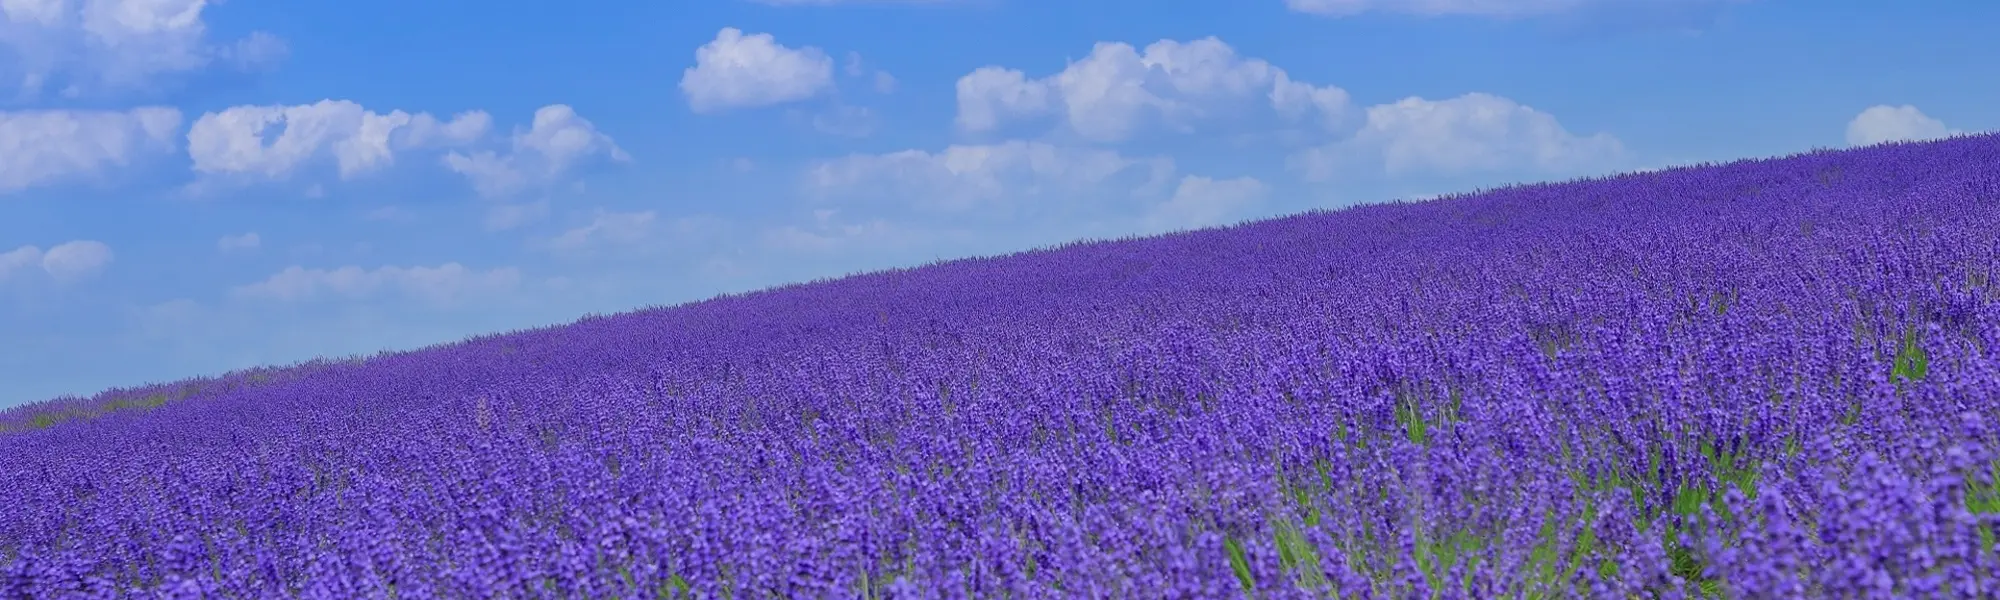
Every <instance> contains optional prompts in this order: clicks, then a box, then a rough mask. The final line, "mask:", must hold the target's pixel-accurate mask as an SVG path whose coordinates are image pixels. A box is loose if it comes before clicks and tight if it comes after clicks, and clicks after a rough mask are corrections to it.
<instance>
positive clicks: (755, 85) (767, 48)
mask: <svg viewBox="0 0 2000 600" xmlns="http://www.w3.org/2000/svg"><path fill="white" fill-rule="evenodd" d="M694 56H695V66H693V67H689V68H688V69H687V70H686V71H684V72H683V73H682V74H681V93H682V94H684V95H686V96H687V103H688V108H689V109H690V110H693V111H694V112H698V113H708V112H717V111H722V110H728V109H731V108H754V107H760V106H771V105H775V104H784V103H787V102H796V101H799V100H804V99H807V98H811V97H813V96H816V95H819V94H820V93H821V92H824V91H827V90H829V89H832V88H833V59H832V58H830V57H828V56H827V55H826V52H825V51H822V50H820V49H819V48H814V47H811V46H807V47H804V48H799V49H792V48H787V47H785V46H783V45H780V44H778V42H777V39H776V38H774V37H772V36H771V34H768V33H758V34H751V35H744V34H743V32H742V31H741V30H738V29H736V28H734V27H724V28H722V31H720V32H718V33H716V34H715V40H713V41H710V42H709V43H707V44H703V45H702V46H701V47H700V48H697V49H695V52H694Z"/></svg>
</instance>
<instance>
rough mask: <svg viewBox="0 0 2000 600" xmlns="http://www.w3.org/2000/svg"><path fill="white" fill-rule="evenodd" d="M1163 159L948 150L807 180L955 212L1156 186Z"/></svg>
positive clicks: (1169, 165) (1037, 150) (1017, 148)
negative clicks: (1120, 185) (1119, 186)
mask: <svg viewBox="0 0 2000 600" xmlns="http://www.w3.org/2000/svg"><path fill="white" fill-rule="evenodd" d="M1173 170H1174V165H1173V161H1172V160H1170V159H1166V158H1147V159H1135V158H1129V157H1126V156H1123V155H1120V154H1118V153H1117V152H1112V151H1108V150H1097V149H1090V148H1076V147H1065V146H1057V145H1052V144H1047V143H1042V142H1023V141H1010V142H1006V143H1001V144H991V145H954V146H950V147H947V148H945V149H944V150H942V151H938V152H927V151H923V150H904V151H901V152H891V153H887V154H857V155H852V156H847V157H843V158H839V159H834V160H828V161H821V162H819V163H816V164H814V165H813V166H812V167H810V168H809V169H808V171H807V174H806V181H807V184H808V186H809V187H811V188H813V189H814V190H816V191H819V192H821V193H827V194H854V193H860V194H864V195H868V196H878V195H881V194H882V193H884V192H888V193H891V194H895V195H898V196H900V197H905V198H908V199H910V200H911V201H912V202H915V203H916V204H918V205H919V206H920V207H922V208H926V209H930V210H936V211H944V212H957V211H964V210H969V209H974V208H981V207H987V206H991V205H995V204H1006V203H1008V202H1011V201H1015V200H1020V199H1028V198H1033V197H1038V196H1046V195H1061V194H1063V193H1065V192H1067V193H1072V194H1074V193H1078V192H1086V191H1101V190H1102V189H1103V188H1102V187H1101V186H1104V185H1106V184H1111V183H1114V182H1130V181H1131V179H1132V178H1131V177H1125V176H1130V175H1137V176H1139V177H1138V178H1139V181H1137V182H1136V185H1135V186H1134V188H1136V189H1139V190H1144V189H1148V188H1149V187H1158V186H1163V185H1164V184H1165V183H1166V182H1167V181H1168V178H1170V177H1171V176H1172V174H1173Z"/></svg>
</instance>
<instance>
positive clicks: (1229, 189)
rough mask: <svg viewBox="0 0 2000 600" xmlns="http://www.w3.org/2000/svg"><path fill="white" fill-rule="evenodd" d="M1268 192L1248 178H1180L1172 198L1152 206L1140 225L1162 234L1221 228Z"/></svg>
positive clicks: (1261, 183) (1266, 186)
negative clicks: (1219, 226)
mask: <svg viewBox="0 0 2000 600" xmlns="http://www.w3.org/2000/svg"><path fill="white" fill-rule="evenodd" d="M1270 189H1271V188H1270V186H1268V185H1265V184H1264V182H1262V181H1258V180H1257V179H1255V178H1252V177H1238V178H1235V179H1221V180H1218V179H1211V178H1208V177H1200V176H1194V175H1189V176H1186V177H1182V178H1181V182H1180V185H1179V186H1178V187H1176V188H1175V189H1174V195H1173V197H1172V198H1170V199H1168V200H1167V201H1166V203H1164V204H1161V205H1159V206H1157V207H1154V209H1153V210H1152V211H1151V212H1150V213H1148V214H1147V215H1146V217H1145V218H1144V219H1143V222H1142V225H1141V226H1142V227H1143V228H1144V229H1145V230H1146V231H1148V232H1162V231H1173V230H1179V229H1193V228H1200V227H1209V226H1214V225H1224V224H1227V223H1230V222H1232V220H1233V219H1237V218H1241V217H1243V216H1244V215H1245V213H1246V212H1247V211H1248V209H1249V208H1250V207H1251V206H1252V205H1254V204H1256V203H1257V202H1258V201H1260V200H1262V199H1263V198H1264V196H1265V195H1266V194H1268V193H1269V192H1270Z"/></svg>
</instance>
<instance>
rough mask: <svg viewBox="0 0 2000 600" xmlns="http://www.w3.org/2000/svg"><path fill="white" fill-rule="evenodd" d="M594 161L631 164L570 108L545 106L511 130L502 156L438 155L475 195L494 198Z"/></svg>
mask: <svg viewBox="0 0 2000 600" xmlns="http://www.w3.org/2000/svg"><path fill="white" fill-rule="evenodd" d="M598 158H605V159H610V160H613V161H618V162H624V161H629V160H631V157H630V156H629V155H627V154H625V151H624V150H623V149H620V148H619V147H618V144H617V143H614V142H613V141H612V140H611V136H608V135H605V134H604V133H603V132H600V131H598V130H597V126H595V125H592V124H591V122H590V121H589V120H588V119H585V118H583V117H582V116H579V115H577V114H576V109H573V108H570V107H569V105H566V104H551V105H548V106H544V107H541V108H540V109H537V110H536V111H535V119H534V122H533V123H531V124H530V125H529V127H528V128H527V129H517V130H516V131H515V132H514V136H513V139H512V140H511V141H510V145H509V148H508V150H507V152H506V153H504V154H503V153H498V152H494V151H491V150H482V151H478V152H472V153H469V154H468V153H461V152H456V151H454V152H452V153H451V154H448V155H446V156H445V157H444V164H445V167H446V168H449V169H451V170H452V171H453V172H456V173H458V174H460V175H464V176H465V178H466V179H467V180H469V181H471V183H472V187H473V189H475V190H477V191H478V192H479V194H480V195H482V196H486V197H489V198H497V197H502V196H507V195H510V194H514V193H516V192H520V191H522V190H525V189H530V188H534V187H538V186H546V185H549V184H553V183H556V182H559V181H561V180H562V179H563V178H564V177H565V176H566V175H568V174H569V173H570V172H571V171H572V170H573V169H575V168H577V167H579V166H581V165H582V164H583V163H584V162H585V161H588V160H591V159H598Z"/></svg>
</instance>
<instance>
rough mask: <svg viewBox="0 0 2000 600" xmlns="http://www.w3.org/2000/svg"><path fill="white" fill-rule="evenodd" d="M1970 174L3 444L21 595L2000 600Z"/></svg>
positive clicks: (1375, 229)
mask: <svg viewBox="0 0 2000 600" xmlns="http://www.w3.org/2000/svg"><path fill="white" fill-rule="evenodd" d="M1996 450H2000V136H1994V135H1985V136H1966V137H1957V138H1953V139H1948V140H1944V141H1938V142H1930V143H1914V144H1910V143H1905V144H1890V145H1883V146H1874V147H1869V148H1863V149H1858V150H1848V151H1822V152H1816V153H1811V154H1806V155H1800V156H1794V157H1788V158H1782V159H1773V160H1762V161H1748V162H1740V163H1732V164H1727V165H1710V166H1702V167H1696V168H1685V169H1675V170H1669V171H1660V172H1651V173H1641V174H1632V175H1624V176H1619V177H1613V178H1608V179H1600V180H1590V181H1581V182H1572V183H1563V184H1550V185H1535V186H1525V187H1514V188H1508V189H1503V190H1498V191H1493V192H1488V193H1482V194H1476V195H1466V196H1458V197H1451V198H1445V199H1440V200H1435V201H1428V202H1422V203H1410V204H1392V205H1375V206H1365V207H1359V208H1352V209H1346V210H1340V211H1335V212H1324V213H1313V214H1306V215H1301V216H1295V217H1290V218H1284V219H1278V220H1271V221H1264V222H1257V223H1250V224H1245V225H1241V226H1237V227H1233V228H1227V229H1218V230H1204V231H1195V232H1187V233H1179V234H1173V235H1167V236H1163V237H1156V238H1146V239H1130V240H1119V241H1111V242H1095V243H1079V244H1073V245H1070V246H1067V247H1062V248H1057V249H1051V250H1046V251H1037V252H1029V253H1023V254H1018V255H1013V256H1007V257H1000V258H986V259H976V260H963V261H954V262H948V263H943V264H937V265H931V266H927V267H923V268H918V269H911V270H903V271H895V272H885V273H874V274H867V275H860V276H854V277H848V278H845V279H840V280H835V281H826V282H817V283H812V284H806V285H797V286H790V287H785V288H781V289H775V290H768V291H763V292H757V293H752V294H746V295H740V296H731V297H723V298H718V299H713V300H709V301H705V302H700V303H695V304H690V305H686V306H679V307H674V308H665V309H654V310H646V311H640V312H635V313H630V314H622V315H615V316H603V317H592V318H588V319H584V320H582V321H579V322H577V323H575V324H572V325H568V326H562V327H553V328H548V329H541V330H533V331H525V332H518V333H511V334H506V335H498V336H492V337H485V338H479V339H474V340H469V341H466V342H462V343H458V344H452V345H447V346H440V347H435V348H429V349H425V350H421V351H416V352H409V353H400V354H385V355H381V356H377V357H371V358H367V359H353V360H343V361H332V360H329V361H321V362H315V363H311V364H307V365H302V366H296V367H290V368H283V369H263V370H257V371H250V372H243V373H236V374H232V375H229V376H225V377H220V378H215V379H201V380H190V381H184V382H176V383H171V384H163V385H159V386H153V387H149V388H145V389H137V390H116V391H112V392H106V393H105V394H102V395H100V396H98V397H95V398H89V399H81V398H70V399H62V400H57V401H52V402H48V403H43V404H39V405H32V406H27V407H22V408H20V409H16V410H13V411H9V412H7V413H5V414H4V416H0V597H7V598H20V597H32V598H71V597H75V598H95V597H159V598H264V597H304V598H426V597H449V598H610V597H616V598H674V597H690V596H691V597H696V598H969V597H978V598H1044V597H1078V598H1227V597H1250V598H1260V599H1278V598H1326V597H1338V598H1653V597H1658V598H1692V597H1731V598H1797V597H1839V598H1932V597H1946V598H1991V597H1996V596H2000V552H1996V550H1995V547H1994V544H1995V540H1994V537H1995V528H1996V525H2000V488H1996V483H1995V478H1996V476H2000V460H1996V456H2000V455H1996V454H1995V451H1996Z"/></svg>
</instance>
